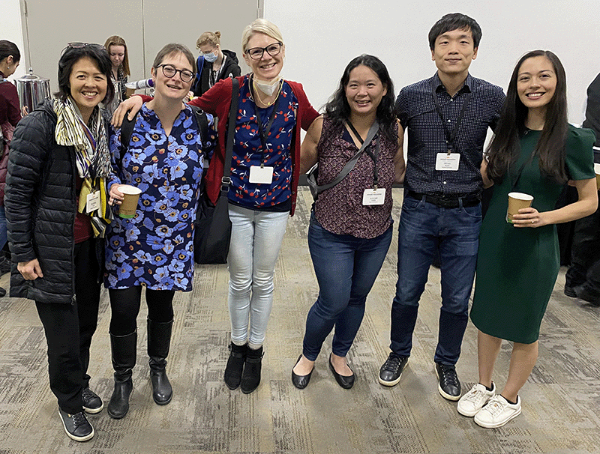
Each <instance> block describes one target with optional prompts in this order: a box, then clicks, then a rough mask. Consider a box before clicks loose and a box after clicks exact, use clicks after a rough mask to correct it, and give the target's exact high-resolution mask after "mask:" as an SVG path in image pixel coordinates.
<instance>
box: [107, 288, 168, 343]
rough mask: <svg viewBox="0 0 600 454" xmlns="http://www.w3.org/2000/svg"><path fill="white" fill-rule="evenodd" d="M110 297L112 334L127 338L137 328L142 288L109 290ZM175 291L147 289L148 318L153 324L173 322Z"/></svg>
mask: <svg viewBox="0 0 600 454" xmlns="http://www.w3.org/2000/svg"><path fill="white" fill-rule="evenodd" d="M108 294H109V296H110V308H111V311H112V317H111V319H110V333H111V334H113V335H115V336H125V335H127V334H130V333H133V332H134V331H135V330H136V328H137V323H136V319H137V316H138V314H139V313H140V302H141V299H142V287H141V286H136V287H129V288H126V289H122V290H112V289H109V290H108ZM174 296H175V291H174V290H150V289H146V304H148V318H149V319H150V320H152V321H153V322H157V323H165V322H170V321H171V320H173V297H174Z"/></svg>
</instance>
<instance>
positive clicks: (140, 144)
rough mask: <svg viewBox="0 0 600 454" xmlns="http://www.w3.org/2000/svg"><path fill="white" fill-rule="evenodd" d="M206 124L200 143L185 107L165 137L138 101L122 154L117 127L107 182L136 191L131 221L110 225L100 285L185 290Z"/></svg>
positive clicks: (209, 140) (212, 137)
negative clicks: (110, 178) (126, 143)
mask: <svg viewBox="0 0 600 454" xmlns="http://www.w3.org/2000/svg"><path fill="white" fill-rule="evenodd" d="M213 126H214V125H213V120H212V118H211V117H210V116H209V137H206V138H201V137H200V133H199V131H198V125H197V122H196V118H195V115H194V113H193V112H192V110H191V108H189V107H186V108H185V109H184V110H182V111H181V113H180V114H179V117H178V118H177V119H176V120H175V123H174V124H173V128H172V129H171V134H170V135H169V136H167V135H166V133H165V131H164V129H163V127H162V125H161V123H160V120H159V119H158V117H157V116H156V114H155V113H154V111H152V110H149V109H148V108H147V107H146V105H145V104H144V105H143V106H142V109H141V110H140V112H139V114H138V115H137V117H136V121H135V127H134V129H133V133H132V135H131V140H130V143H129V147H128V149H127V150H126V151H125V152H123V146H122V144H121V134H120V130H117V131H115V133H114V134H112V135H111V141H110V149H111V153H112V156H113V170H114V172H115V174H116V175H115V176H114V177H113V178H112V180H111V182H110V185H112V184H114V183H123V184H130V185H132V186H136V187H138V188H139V189H141V190H142V194H141V195H140V199H139V202H138V208H137V212H136V215H135V217H134V218H133V219H123V218H120V217H119V216H118V215H117V216H115V219H114V220H113V222H112V223H111V224H110V226H109V230H108V232H107V235H106V238H107V240H106V271H105V273H104V285H105V286H106V287H107V288H109V289H124V288H129V287H133V286H139V285H146V286H147V287H148V288H149V289H152V290H183V291H190V290H191V289H192V281H193V277H194V261H193V258H194V241H193V240H194V220H195V218H196V207H197V202H198V195H199V191H200V179H201V177H202V165H203V158H204V154H205V153H209V151H210V150H211V149H212V148H213V147H214V144H215V142H216V134H215V131H214V129H213ZM119 161H120V162H121V165H120V167H119V166H118V165H117V162H119ZM109 189H110V186H109Z"/></svg>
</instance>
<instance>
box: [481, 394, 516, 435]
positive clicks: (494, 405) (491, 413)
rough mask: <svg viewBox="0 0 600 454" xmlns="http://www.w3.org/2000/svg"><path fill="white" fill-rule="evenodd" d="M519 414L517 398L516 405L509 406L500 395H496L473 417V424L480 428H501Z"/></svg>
mask: <svg viewBox="0 0 600 454" xmlns="http://www.w3.org/2000/svg"><path fill="white" fill-rule="evenodd" d="M520 414H521V398H520V397H519V396H517V403H516V404H514V405H513V404H509V403H508V401H507V400H506V399H505V398H504V397H502V396H501V395H500V394H497V395H495V396H494V397H492V398H491V399H490V401H489V402H488V403H487V405H486V406H485V407H483V408H482V409H481V410H479V413H477V414H476V415H475V422H476V423H477V424H478V425H480V426H481V427H485V428H487V429H493V428H496V427H502V426H503V425H504V424H506V423H507V422H508V421H510V420H511V419H513V418H516V417H517V416H519V415H520Z"/></svg>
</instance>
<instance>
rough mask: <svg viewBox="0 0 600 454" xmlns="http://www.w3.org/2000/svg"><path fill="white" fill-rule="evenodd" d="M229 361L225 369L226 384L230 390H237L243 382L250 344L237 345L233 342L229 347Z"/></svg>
mask: <svg viewBox="0 0 600 454" xmlns="http://www.w3.org/2000/svg"><path fill="white" fill-rule="evenodd" d="M229 351H230V352H231V353H230V354H229V359H228V360H227V367H225V384H226V385H227V387H228V388H229V389H237V388H238V387H239V386H240V382H241V381H242V370H243V369H244V362H245V361H246V352H247V351H248V344H244V345H235V344H234V343H233V342H232V343H231V344H230V345H229Z"/></svg>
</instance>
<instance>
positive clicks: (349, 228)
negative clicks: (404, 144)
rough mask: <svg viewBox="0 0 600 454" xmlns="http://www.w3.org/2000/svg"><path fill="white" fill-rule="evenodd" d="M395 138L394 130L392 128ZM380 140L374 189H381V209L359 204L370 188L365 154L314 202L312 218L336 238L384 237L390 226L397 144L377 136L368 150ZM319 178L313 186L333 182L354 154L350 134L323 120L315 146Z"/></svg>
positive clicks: (369, 167) (370, 164)
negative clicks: (383, 191) (383, 194)
mask: <svg viewBox="0 0 600 454" xmlns="http://www.w3.org/2000/svg"><path fill="white" fill-rule="evenodd" d="M395 131H396V134H397V127H396V128H395ZM378 140H381V145H380V151H379V155H378V157H377V174H378V187H379V188H385V200H384V203H383V205H370V206H365V205H363V204H362V201H363V193H364V190H365V189H370V188H372V187H373V176H374V172H373V170H374V166H373V158H371V157H370V156H369V155H368V154H367V153H366V152H363V154H362V155H361V156H360V158H359V159H358V161H357V163H356V165H355V166H354V168H353V169H352V171H351V172H350V173H349V174H348V175H347V176H346V178H344V179H343V180H342V181H340V182H339V183H338V184H337V185H335V186H334V187H333V188H330V189H328V190H326V191H324V192H322V193H321V194H319V198H318V199H317V201H316V202H315V208H314V209H315V216H316V218H317V221H319V224H321V226H323V228H325V229H326V230H328V231H330V232H331V233H335V234H337V235H352V236H354V237H356V238H375V237H378V236H379V235H382V234H383V233H385V231H386V230H387V229H388V228H389V227H390V225H391V223H392V218H391V212H392V184H393V183H394V176H395V173H394V156H395V155H396V152H397V151H398V141H397V140H396V141H390V140H388V139H387V138H386V137H385V136H383V135H382V134H381V133H377V135H375V138H374V139H373V141H372V142H371V145H370V146H369V149H370V150H372V151H374V150H375V144H376V142H377V141H378ZM317 151H318V154H319V176H318V180H317V183H318V184H319V185H324V184H327V183H329V182H330V181H333V179H334V178H335V177H336V176H337V175H338V174H339V173H340V171H341V170H342V168H343V167H344V166H345V165H346V163H347V162H348V161H349V160H350V159H351V158H352V157H353V156H354V155H355V154H356V153H357V152H358V148H357V147H356V145H355V144H354V142H353V140H352V137H351V136H350V133H349V132H348V130H347V129H346V128H345V127H344V126H340V125H336V124H334V123H333V122H332V121H330V120H329V119H328V118H327V117H324V119H323V129H322V132H321V138H320V139H319V143H318V145H317Z"/></svg>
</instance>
